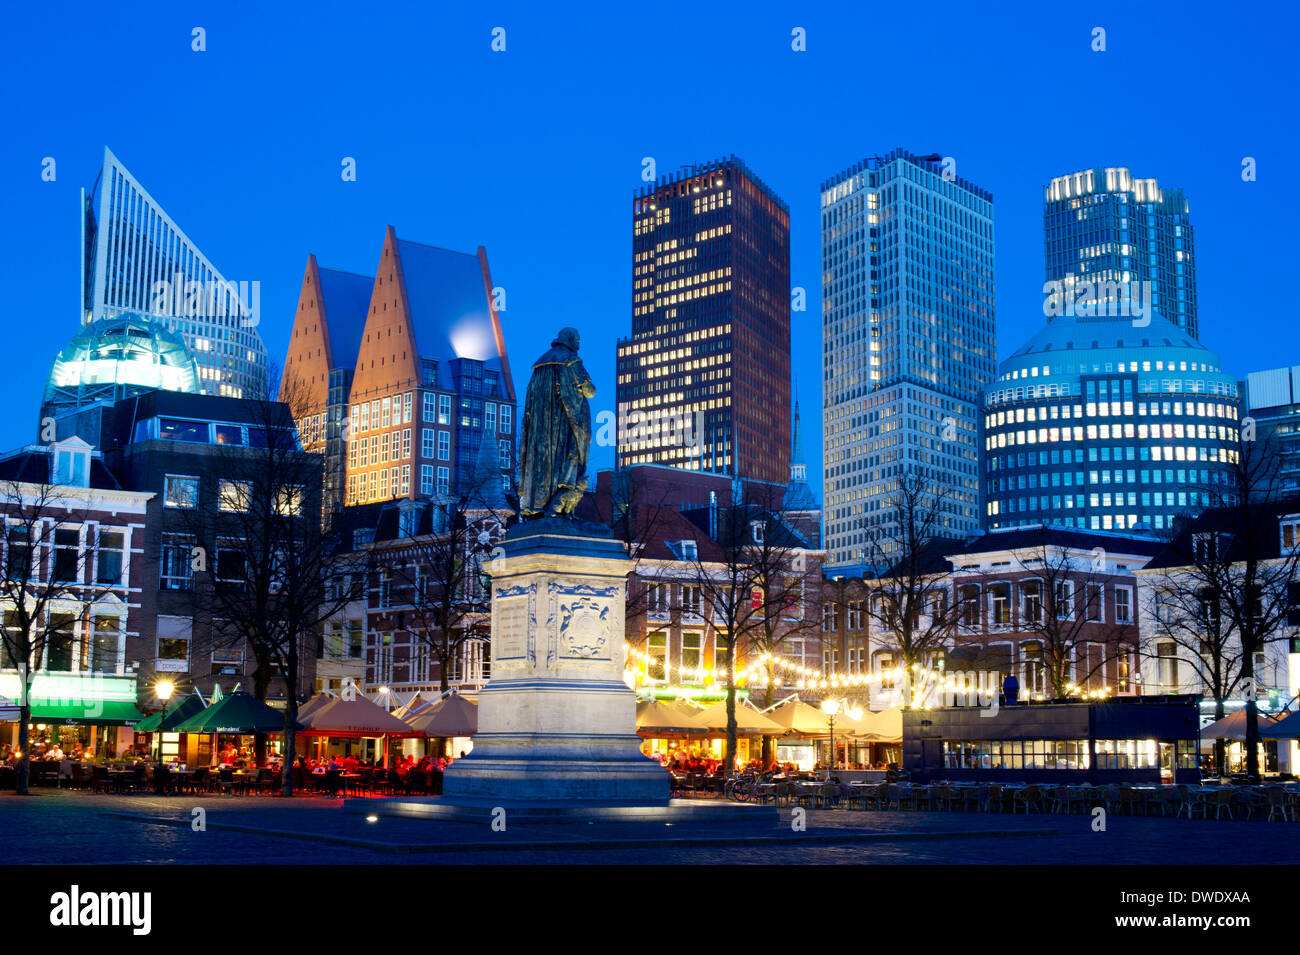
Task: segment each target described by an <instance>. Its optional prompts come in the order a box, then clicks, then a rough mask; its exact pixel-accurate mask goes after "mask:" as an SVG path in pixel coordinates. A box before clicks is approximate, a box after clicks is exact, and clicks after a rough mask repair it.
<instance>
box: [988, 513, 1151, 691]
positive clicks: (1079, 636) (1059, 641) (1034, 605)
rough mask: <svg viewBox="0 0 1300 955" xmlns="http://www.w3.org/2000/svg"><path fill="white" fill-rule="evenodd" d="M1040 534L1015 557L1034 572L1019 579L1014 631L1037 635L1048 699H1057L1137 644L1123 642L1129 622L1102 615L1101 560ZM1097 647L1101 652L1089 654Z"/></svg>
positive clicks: (1045, 532) (1022, 567)
mask: <svg viewBox="0 0 1300 955" xmlns="http://www.w3.org/2000/svg"><path fill="white" fill-rule="evenodd" d="M1039 533H1040V540H1039V541H1038V543H1036V544H1035V545H1034V546H1032V547H1029V548H1024V549H1022V550H1020V551H1017V552H1016V553H1015V555H1014V557H1015V561H1016V564H1017V566H1018V567H1019V569H1020V570H1023V571H1025V572H1026V573H1031V574H1033V575H1034V576H1033V578H1022V579H1021V580H1020V581H1018V583H1017V586H1018V588H1019V590H1020V595H1021V606H1020V608H1019V620H1018V625H1017V630H1018V632H1020V633H1022V634H1031V635H1033V637H1035V638H1036V642H1037V643H1038V645H1039V647H1040V648H1041V653H1042V656H1041V658H1040V660H1041V664H1042V667H1043V677H1044V682H1045V684H1046V687H1047V691H1048V697H1049V698H1051V699H1061V698H1064V697H1066V696H1069V695H1070V691H1071V687H1072V686H1078V687H1084V686H1086V685H1087V684H1088V682H1089V680H1090V679H1091V678H1092V677H1094V676H1096V675H1098V674H1101V675H1102V676H1104V675H1105V672H1106V667H1107V666H1108V665H1109V664H1110V663H1111V662H1112V661H1115V660H1118V659H1119V657H1120V654H1121V652H1122V651H1124V650H1125V649H1126V648H1128V647H1129V646H1133V649H1136V645H1135V644H1132V645H1131V644H1130V643H1129V642H1127V641H1126V640H1125V637H1126V635H1127V634H1128V633H1129V631H1130V630H1131V629H1132V628H1131V626H1129V625H1124V624H1117V623H1116V622H1115V621H1113V620H1111V621H1106V620H1105V619H1104V618H1105V614H1104V607H1103V595H1104V593H1105V585H1106V577H1105V574H1104V570H1105V565H1104V558H1099V557H1098V556H1095V555H1094V554H1093V553H1087V554H1081V553H1080V552H1079V551H1078V550H1077V549H1071V548H1069V547H1067V546H1064V545H1059V544H1053V543H1052V541H1051V533H1050V531H1049V530H1048V529H1047V528H1042V529H1041V531H1040V532H1039ZM1097 647H1100V648H1101V652H1100V653H1099V654H1095V653H1092V652H1091V651H1092V650H1093V648H1097Z"/></svg>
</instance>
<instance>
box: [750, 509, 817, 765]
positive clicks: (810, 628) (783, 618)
mask: <svg viewBox="0 0 1300 955" xmlns="http://www.w3.org/2000/svg"><path fill="white" fill-rule="evenodd" d="M782 492H783V489H779V488H772V489H769V490H768V491H765V492H755V493H756V495H757V497H754V496H751V501H752V503H751V506H750V509H751V512H752V513H751V517H750V535H749V536H750V540H751V542H752V543H751V546H750V547H749V549H748V556H749V568H750V573H751V575H752V577H753V583H754V586H753V589H752V591H751V599H750V605H751V609H752V610H753V613H752V615H751V619H752V625H751V626H750V627H748V628H747V631H746V633H747V646H746V656H747V657H749V658H751V659H755V660H761V661H763V668H764V671H765V673H764V675H765V677H766V686H765V687H764V691H763V705H764V707H769V706H771V705H772V703H773V695H774V693H775V692H776V667H777V658H778V657H780V656H782V655H783V654H784V652H785V649H786V648H787V646H788V644H789V643H790V642H791V641H792V640H794V639H796V638H798V639H802V638H804V637H807V636H808V635H809V634H813V633H818V632H819V631H820V629H821V599H822V597H821V587H820V582H821V574H820V572H819V568H811V570H812V571H813V580H814V583H813V584H812V585H811V586H810V585H809V582H808V581H809V573H810V568H809V560H810V558H809V556H808V548H807V546H806V542H805V541H803V540H802V539H800V538H799V537H798V536H797V535H796V534H795V533H794V531H793V530H792V528H791V527H790V526H789V525H787V524H786V523H785V521H784V520H783V517H782V513H781V510H780V507H781V501H780V494H781V493H782ZM755 604H757V607H755V606H754V605H755ZM771 761H772V737H771V736H764V737H763V751H762V762H763V765H764V766H768V765H770V764H771Z"/></svg>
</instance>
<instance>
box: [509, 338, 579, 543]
mask: <svg viewBox="0 0 1300 955" xmlns="http://www.w3.org/2000/svg"><path fill="white" fill-rule="evenodd" d="M578 341H579V339H578V332H577V329H574V328H564V329H561V330H560V333H559V334H558V335H557V336H556V337H555V341H553V342H551V350H550V351H548V352H547V353H546V354H544V355H543V356H542V357H541V358H539V359H537V361H535V362H534V363H533V377H532V378H531V379H529V382H528V393H527V396H526V397H525V401H524V424H523V434H522V437H521V444H520V447H519V507H520V510H521V511H523V518H524V520H529V519H530V518H536V517H569V518H572V517H573V512H574V509H575V508H576V507H577V506H578V502H579V501H580V500H582V493H583V492H584V491H585V490H586V489H587V477H586V473H587V450H588V448H589V447H590V446H591V407H590V405H588V403H587V399H588V398H591V397H592V396H594V395H595V394H596V386H595V384H593V383H592V380H591V376H590V375H588V374H587V369H586V368H584V367H582V360H581V359H580V358H579V357H578Z"/></svg>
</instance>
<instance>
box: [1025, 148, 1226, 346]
mask: <svg viewBox="0 0 1300 955" xmlns="http://www.w3.org/2000/svg"><path fill="white" fill-rule="evenodd" d="M1043 232H1044V240H1045V241H1044V252H1045V259H1046V263H1047V281H1048V282H1049V283H1051V282H1060V283H1062V285H1063V287H1064V290H1069V289H1071V288H1073V287H1075V286H1078V285H1080V284H1081V283H1086V284H1088V285H1089V286H1091V290H1090V293H1089V297H1090V298H1092V297H1094V296H1093V295H1092V293H1094V292H1096V293H1099V294H1098V295H1097V296H1096V297H1097V298H1100V299H1102V300H1105V301H1108V302H1113V301H1114V299H1115V297H1116V296H1115V294H1106V292H1105V289H1106V288H1111V289H1114V287H1115V285H1118V286H1123V285H1129V286H1130V288H1134V287H1136V286H1138V285H1140V284H1141V283H1144V282H1150V283H1151V285H1150V294H1151V300H1150V304H1151V306H1152V308H1153V310H1154V311H1155V313H1156V314H1158V315H1160V316H1162V317H1163V318H1165V319H1166V320H1168V321H1169V322H1170V323H1172V324H1174V325H1176V326H1178V327H1179V328H1181V329H1183V330H1184V331H1185V332H1187V333H1188V334H1189V335H1191V336H1192V338H1199V337H1200V323H1199V321H1198V319H1197V314H1196V250H1195V242H1194V241H1193V235H1192V223H1191V219H1190V217H1189V215H1188V207H1187V197H1186V196H1185V195H1184V194H1183V191H1182V190H1181V189H1161V188H1160V184H1159V183H1158V182H1157V181H1156V180H1154V179H1135V178H1134V177H1133V176H1131V175H1130V174H1129V171H1128V169H1126V168H1123V167H1119V168H1114V169H1085V170H1083V171H1082V172H1076V173H1073V174H1071V175H1068V176H1057V177H1056V178H1055V179H1053V180H1052V181H1051V184H1050V185H1047V186H1045V187H1044V188H1043ZM1109 283H1114V284H1113V285H1111V284H1109ZM1116 291H1118V292H1119V294H1124V293H1123V292H1122V291H1120V290H1116ZM1067 294H1068V292H1067ZM1144 304H1145V300H1144ZM1111 314H1112V315H1114V314H1115V311H1114V310H1111Z"/></svg>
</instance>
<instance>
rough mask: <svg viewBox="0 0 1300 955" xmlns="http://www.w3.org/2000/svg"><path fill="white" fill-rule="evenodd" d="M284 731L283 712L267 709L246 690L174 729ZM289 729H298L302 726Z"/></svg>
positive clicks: (206, 731)
mask: <svg viewBox="0 0 1300 955" xmlns="http://www.w3.org/2000/svg"><path fill="white" fill-rule="evenodd" d="M283 729H284V713H283V712H282V711H280V710H277V709H273V708H272V707H269V706H267V705H266V704H265V703H263V702H262V701H261V700H258V699H256V698H255V697H254V696H253V695H252V694H251V693H248V692H247V691H245V690H239V691H238V692H235V693H231V694H230V695H229V696H227V697H223V698H222V699H221V700H218V701H217V702H216V703H213V704H212V705H211V706H209V707H208V708H207V709H206V710H204V711H203V712H201V713H196V714H195V715H194V716H191V717H190V718H189V719H187V720H184V721H182V722H180V723H178V724H176V725H175V726H174V727H172V732H175V733H239V734H241V735H250V734H252V733H278V732H280V731H281V730H283ZM292 729H295V730H301V729H303V726H302V724H301V723H294V724H293V726H292Z"/></svg>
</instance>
